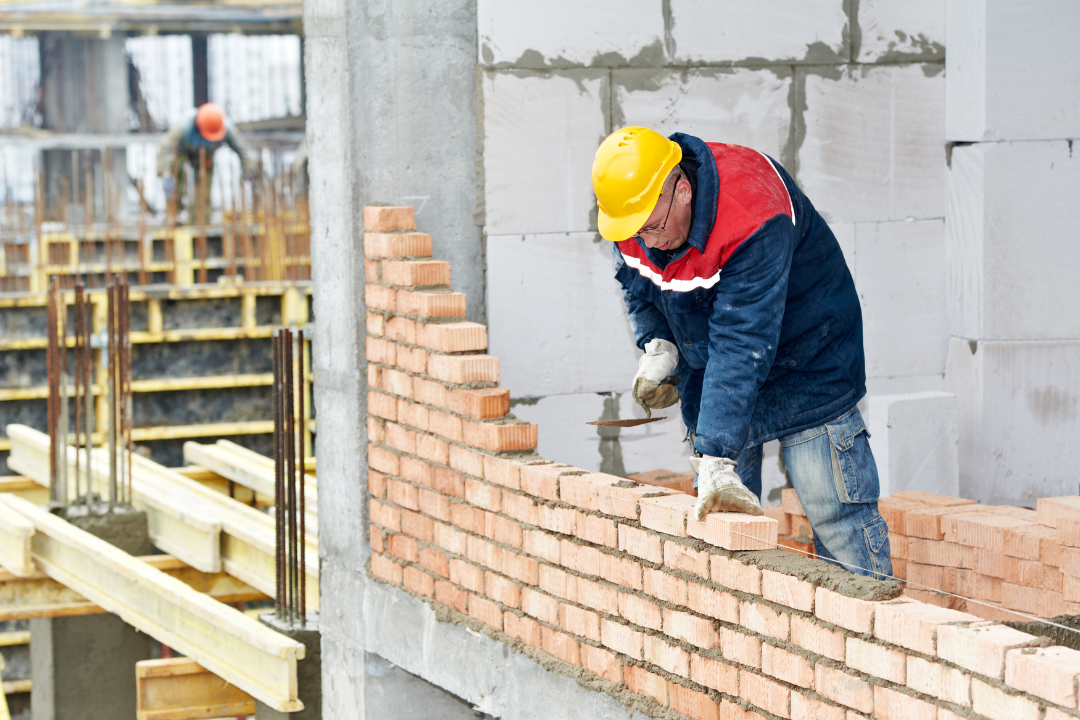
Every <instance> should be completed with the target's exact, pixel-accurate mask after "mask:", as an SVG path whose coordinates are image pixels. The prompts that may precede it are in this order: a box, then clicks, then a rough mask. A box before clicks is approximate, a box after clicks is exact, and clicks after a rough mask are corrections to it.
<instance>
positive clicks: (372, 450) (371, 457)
mask: <svg viewBox="0 0 1080 720" xmlns="http://www.w3.org/2000/svg"><path fill="white" fill-rule="evenodd" d="M367 455H368V465H370V466H371V467H373V468H375V469H376V470H378V471H380V472H384V473H387V474H390V475H397V474H398V472H399V469H398V456H397V455H395V454H394V453H392V452H390V451H389V450H385V449H383V448H381V447H379V446H377V445H368V452H367Z"/></svg>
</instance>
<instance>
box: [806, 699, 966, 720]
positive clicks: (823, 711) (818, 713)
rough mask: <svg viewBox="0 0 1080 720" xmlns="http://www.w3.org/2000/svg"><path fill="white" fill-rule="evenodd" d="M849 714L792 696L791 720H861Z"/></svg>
mask: <svg viewBox="0 0 1080 720" xmlns="http://www.w3.org/2000/svg"><path fill="white" fill-rule="evenodd" d="M848 712H849V711H846V710H844V708H842V707H839V706H837V705H829V704H828V703H824V702H821V701H820V700H814V699H813V698H808V697H806V696H805V695H803V694H802V693H792V694H791V720H844V718H845V717H849V718H851V720H859V719H860V716H859V715H856V714H855V713H851V714H850V715H848ZM942 720H947V719H946V718H942Z"/></svg>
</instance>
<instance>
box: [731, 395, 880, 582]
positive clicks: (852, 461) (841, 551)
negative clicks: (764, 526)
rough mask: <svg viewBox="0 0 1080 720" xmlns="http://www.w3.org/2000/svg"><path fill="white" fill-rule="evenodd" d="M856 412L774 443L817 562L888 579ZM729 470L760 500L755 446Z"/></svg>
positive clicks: (871, 471) (870, 460)
mask: <svg viewBox="0 0 1080 720" xmlns="http://www.w3.org/2000/svg"><path fill="white" fill-rule="evenodd" d="M869 437H870V434H869V433H868V432H867V431H866V424H865V423H864V422H863V419H862V415H861V414H860V413H859V410H858V408H852V409H851V410H848V411H847V412H846V413H844V414H843V415H841V416H840V417H838V418H836V419H835V420H831V421H829V422H827V423H825V424H824V425H819V426H818V427H816V428H811V429H809V430H803V431H801V432H797V433H795V434H794V435H788V436H786V437H782V438H780V448H781V449H782V450H783V451H784V460H785V462H786V463H787V468H788V473H789V474H790V475H791V484H792V485H794V486H795V492H796V493H798V495H799V501H800V502H801V503H802V506H803V510H805V511H806V517H807V519H809V520H810V526H811V527H812V528H813V529H814V545H815V546H817V554H818V557H819V558H821V559H822V560H827V561H829V562H832V563H833V564H836V565H840V566H841V567H844V568H847V569H848V570H850V571H851V572H853V573H857V574H859V575H871V576H877V577H881V578H883V577H884V576H886V575H892V560H891V559H890V558H889V528H888V526H887V525H886V524H885V520H884V518H882V517H881V514H880V513H878V506H877V499H878V473H877V464H876V463H875V462H874V455H873V453H871V452H870V443H869V442H868V438H869ZM735 462H736V463H738V464H737V465H736V466H735V471H736V472H737V473H738V474H739V478H740V479H741V480H742V481H743V484H744V485H746V487H748V488H749V489H750V491H751V492H752V493H754V494H755V495H757V496H758V497H761V446H760V445H757V446H754V447H748V448H743V451H742V452H741V453H739V456H738V457H737V458H735Z"/></svg>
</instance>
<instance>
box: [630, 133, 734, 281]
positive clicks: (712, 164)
mask: <svg viewBox="0 0 1080 720" xmlns="http://www.w3.org/2000/svg"><path fill="white" fill-rule="evenodd" d="M668 137H669V139H671V140H674V141H675V142H677V143H679V147H681V148H682V152H683V170H687V169H688V167H687V166H689V165H693V164H696V165H697V177H696V180H697V182H696V183H695V185H696V187H695V189H694V197H693V203H694V222H693V224H692V225H691V226H690V234H689V235H688V236H687V238H686V244H687V245H688V246H689V247H693V248H694V249H695V250H697V251H698V252H700V253H703V252H705V245H706V244H707V243H708V242H709V235H711V234H712V230H713V225H715V224H716V204H717V199H718V197H719V195H720V174H719V173H718V172H717V170H716V158H715V157H714V156H713V153H712V150H710V149H709V146H708V145H706V144H705V143H704V141H702V140H701V139H700V138H696V137H694V136H693V135H687V134H685V133H678V132H677V133H675V134H673V135H670V136H668ZM687 160H689V162H686V161H687ZM634 239H635V240H636V241H637V244H638V245H640V246H641V249H642V250H644V251H645V256H646V257H648V258H649V260H650V261H651V262H652V263H653V264H654V265H656V266H657V267H658V268H660V269H664V268H665V267H667V265H668V263H669V262H671V261H672V260H675V259H677V258H679V257H682V255H683V253H685V252H686V249H687V248H684V249H683V252H682V253H679V254H678V255H676V256H675V257H674V258H670V259H669V258H668V256H667V253H665V252H664V251H663V250H655V249H650V248H648V247H646V246H645V243H643V242H642V241H641V239H640V238H638V237H637V236H635V237H634Z"/></svg>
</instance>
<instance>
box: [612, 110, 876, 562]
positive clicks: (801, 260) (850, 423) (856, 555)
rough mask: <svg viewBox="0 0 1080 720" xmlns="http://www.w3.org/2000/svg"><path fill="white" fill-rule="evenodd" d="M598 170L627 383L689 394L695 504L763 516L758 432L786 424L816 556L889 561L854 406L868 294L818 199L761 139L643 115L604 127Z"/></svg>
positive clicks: (787, 447)
mask: <svg viewBox="0 0 1080 720" xmlns="http://www.w3.org/2000/svg"><path fill="white" fill-rule="evenodd" d="M592 181H593V189H594V191H595V192H596V197H597V204H598V205H599V210H600V212H599V216H598V219H597V222H598V224H599V230H600V234H601V235H602V236H603V237H605V238H607V239H608V240H612V241H614V242H615V244H614V246H613V251H614V255H615V265H616V274H615V276H616V278H617V279H618V280H619V282H620V283H621V285H622V292H623V298H624V300H625V301H626V307H627V310H628V312H629V316H630V322H631V325H632V326H633V330H634V339H635V342H636V343H637V345H638V347H639V348H641V349H642V350H643V351H644V352H645V355H643V356H642V357H641V359H640V360H639V369H638V373H637V375H636V376H635V378H634V384H633V396H634V399H635V400H636V401H637V402H638V403H639V404H640V405H642V407H644V408H645V409H646V411H647V412H648V411H649V410H650V409H652V408H664V407H669V406H671V405H673V404H675V402H676V401H678V400H679V399H680V398H681V399H682V416H683V421H684V422H685V423H686V427H687V429H688V431H689V432H688V437H689V440H690V442H691V444H692V448H693V450H694V454H695V455H697V456H698V457H695V458H692V459H691V462H692V463H693V464H694V466H695V469H696V471H697V474H696V477H695V486H696V487H697V488H698V503H697V516H698V518H699V519H702V518H704V516H705V514H706V513H709V512H714V511H737V512H747V513H751V514H754V515H760V514H761V506H760V504H759V502H758V496H760V494H761V456H762V452H761V446H762V444H763V443H765V442H767V441H769V440H773V439H776V438H779V440H780V447H781V448H782V450H783V453H784V459H785V461H786V463H787V468H788V472H789V473H790V475H791V482H792V484H793V485H794V486H795V490H796V492H797V493H798V495H799V500H800V501H801V502H802V506H803V509H804V510H805V511H806V516H807V518H808V519H809V520H810V524H811V525H812V526H813V529H814V543H815V545H816V546H817V553H818V556H819V557H821V558H823V559H826V560H834V561H838V562H839V563H841V564H842V565H843V566H844V567H846V568H848V569H849V570H852V571H853V572H857V573H860V574H867V575H871V574H873V575H879V576H882V575H890V574H891V573H892V564H891V561H890V559H889V529H888V527H887V526H886V524H885V521H884V519H882V517H881V515H880V514H879V513H878V507H877V499H878V474H877V466H876V465H875V463H874V456H873V454H872V453H871V452H870V445H869V443H868V442H867V439H868V437H869V434H868V433H867V431H866V425H865V424H864V423H863V419H862V416H861V415H860V414H859V411H858V409H857V408H856V407H855V403H857V402H858V401H859V399H860V398H862V397H863V395H865V394H866V371H865V360H864V357H863V333H862V313H861V310H860V308H859V298H858V295H857V294H856V292H855V284H854V281H853V280H852V277H851V273H850V272H849V271H848V267H847V264H846V263H845V262H844V256H843V253H842V252H841V250H840V245H839V244H838V243H837V241H836V238H835V237H834V236H833V234H832V231H831V230H830V229H829V226H828V225H827V224H826V223H825V221H824V220H823V219H822V217H821V215H819V214H818V212H817V210H815V209H814V206H813V205H811V204H810V200H809V199H807V197H806V196H805V195H804V194H803V193H802V191H800V190H799V188H798V187H797V186H796V185H795V182H794V181H793V180H792V179H791V176H790V175H788V174H787V172H786V171H785V170H784V168H782V167H781V166H780V164H779V163H777V162H776V161H775V160H773V159H772V158H769V157H767V156H766V155H763V154H762V153H760V152H757V151H756V150H751V149H749V148H745V147H739V146H737V145H727V144H724V143H706V142H703V141H702V140H700V139H698V138H696V137H693V136H690V135H685V134H683V133H675V134H674V135H672V136H671V138H670V139H668V138H665V137H663V136H662V135H660V134H659V133H657V132H655V131H653V130H649V129H648V128H643V127H627V128H623V129H622V130H618V131H616V132H615V133H612V134H611V135H610V136H609V137H608V138H607V139H606V140H604V142H603V143H602V144H601V145H600V148H599V149H598V150H597V151H596V158H595V160H594V162H593V170H592ZM665 381H667V382H665Z"/></svg>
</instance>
